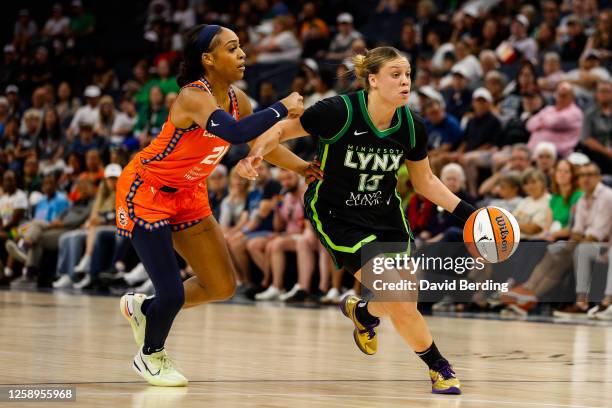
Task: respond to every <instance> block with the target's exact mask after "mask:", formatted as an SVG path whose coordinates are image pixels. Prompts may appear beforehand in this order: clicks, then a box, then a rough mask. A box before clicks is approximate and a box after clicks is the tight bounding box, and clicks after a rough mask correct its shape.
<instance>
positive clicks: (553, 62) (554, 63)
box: [538, 52, 565, 99]
mask: <svg viewBox="0 0 612 408" xmlns="http://www.w3.org/2000/svg"><path fill="white" fill-rule="evenodd" d="M542 69H543V70H544V75H543V76H541V77H540V78H538V87H539V88H540V89H541V90H542V93H543V94H544V96H545V97H546V98H547V99H552V97H553V95H554V91H555V89H557V85H558V84H559V82H561V81H562V80H563V78H564V76H565V72H563V70H562V69H561V57H560V56H559V54H558V53H556V52H547V53H546V54H544V62H543V64H542Z"/></svg>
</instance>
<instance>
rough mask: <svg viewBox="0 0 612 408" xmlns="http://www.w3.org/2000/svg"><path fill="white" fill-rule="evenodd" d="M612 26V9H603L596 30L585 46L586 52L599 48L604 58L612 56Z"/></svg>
mask: <svg viewBox="0 0 612 408" xmlns="http://www.w3.org/2000/svg"><path fill="white" fill-rule="evenodd" d="M611 26H612V10H603V11H602V12H601V13H599V16H598V18H597V25H596V26H595V31H594V32H593V34H591V36H590V37H589V39H588V40H587V43H586V45H585V47H584V52H585V53H586V52H588V51H590V50H597V51H598V52H599V54H600V56H601V58H602V59H609V58H611V57H612V51H611V50H612V35H610V31H611V29H610V27H611Z"/></svg>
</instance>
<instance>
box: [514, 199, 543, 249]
mask: <svg viewBox="0 0 612 408" xmlns="http://www.w3.org/2000/svg"><path fill="white" fill-rule="evenodd" d="M549 201H550V194H548V193H546V194H542V196H541V197H540V198H538V199H537V200H535V199H533V198H532V197H525V198H523V199H522V200H521V201H520V202H519V203H518V205H517V206H516V209H515V210H514V212H513V214H514V216H515V217H516V220H517V221H518V222H519V223H522V224H536V225H538V226H540V227H541V228H542V230H543V229H544V227H545V226H546V218H547V214H548V203H549ZM536 236H538V234H526V233H525V232H524V231H521V239H530V238H534V237H536Z"/></svg>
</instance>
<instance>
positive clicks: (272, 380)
mask: <svg viewBox="0 0 612 408" xmlns="http://www.w3.org/2000/svg"><path fill="white" fill-rule="evenodd" d="M333 382H338V383H352V382H357V383H359V382H397V383H402V382H406V383H418V382H426V383H429V382H430V380H427V379H419V380H411V379H407V380H398V379H388V380H385V379H375V378H364V379H337V380H334V379H327V380H326V379H321V380H315V379H303V380H282V379H281V380H274V379H269V380H266V379H258V380H252V379H245V380H194V381H189V383H190V384H243V383H253V384H256V383H333ZM461 382H462V383H515V384H516V383H518V384H549V383H553V384H554V383H559V384H612V381H600V380H466V379H464V378H462V379H461ZM95 384H144V382H143V381H80V382H38V383H20V384H17V383H0V386H3V387H4V386H22V387H28V386H38V385H95Z"/></svg>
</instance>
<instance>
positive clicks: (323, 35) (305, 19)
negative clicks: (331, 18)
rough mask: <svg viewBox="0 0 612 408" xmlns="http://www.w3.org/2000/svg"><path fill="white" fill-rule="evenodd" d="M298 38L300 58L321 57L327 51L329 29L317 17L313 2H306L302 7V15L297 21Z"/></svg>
mask: <svg viewBox="0 0 612 408" xmlns="http://www.w3.org/2000/svg"><path fill="white" fill-rule="evenodd" d="M298 36H299V39H300V42H301V43H302V46H303V47H304V50H303V52H302V58H317V57H322V56H323V55H322V52H323V51H324V50H326V49H327V41H328V38H329V27H327V24H326V23H325V21H323V20H322V19H321V18H319V17H317V9H316V6H315V4H314V3H313V2H310V1H309V2H306V3H304V5H303V6H302V13H301V15H300V18H299V21H298Z"/></svg>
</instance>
